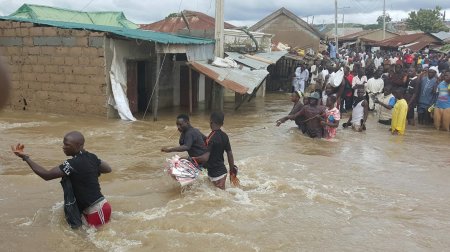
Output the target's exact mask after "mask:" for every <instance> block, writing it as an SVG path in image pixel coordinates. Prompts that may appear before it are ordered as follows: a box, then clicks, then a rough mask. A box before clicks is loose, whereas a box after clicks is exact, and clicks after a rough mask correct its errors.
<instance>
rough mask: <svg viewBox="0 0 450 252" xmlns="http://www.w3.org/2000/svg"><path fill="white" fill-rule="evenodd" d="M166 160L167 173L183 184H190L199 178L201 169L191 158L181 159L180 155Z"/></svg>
mask: <svg viewBox="0 0 450 252" xmlns="http://www.w3.org/2000/svg"><path fill="white" fill-rule="evenodd" d="M166 160H167V164H168V168H167V173H169V175H170V176H171V177H172V178H174V179H175V180H176V181H178V182H179V183H180V185H181V186H185V185H189V184H191V183H193V182H194V181H195V180H196V179H197V177H198V175H199V172H200V170H199V169H198V168H197V167H196V166H195V165H194V164H193V163H192V162H190V161H189V160H187V159H180V157H179V156H178V155H175V156H173V157H172V158H168V159H166Z"/></svg>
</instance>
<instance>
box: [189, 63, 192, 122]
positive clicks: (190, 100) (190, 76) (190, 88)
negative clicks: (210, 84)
mask: <svg viewBox="0 0 450 252" xmlns="http://www.w3.org/2000/svg"><path fill="white" fill-rule="evenodd" d="M189 115H192V69H191V68H189Z"/></svg>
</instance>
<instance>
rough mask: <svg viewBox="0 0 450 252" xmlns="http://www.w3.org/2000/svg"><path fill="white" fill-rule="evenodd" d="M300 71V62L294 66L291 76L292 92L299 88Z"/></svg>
mask: <svg viewBox="0 0 450 252" xmlns="http://www.w3.org/2000/svg"><path fill="white" fill-rule="evenodd" d="M301 73H302V67H301V64H298V66H297V68H295V72H294V77H293V78H292V89H293V90H292V92H294V91H299V90H300V75H301Z"/></svg>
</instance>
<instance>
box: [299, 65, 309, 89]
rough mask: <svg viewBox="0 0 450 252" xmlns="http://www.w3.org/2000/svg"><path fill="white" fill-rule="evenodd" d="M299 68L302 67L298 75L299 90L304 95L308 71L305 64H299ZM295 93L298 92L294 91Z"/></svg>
mask: <svg viewBox="0 0 450 252" xmlns="http://www.w3.org/2000/svg"><path fill="white" fill-rule="evenodd" d="M301 67H302V72H301V73H300V89H299V90H300V91H302V93H305V86H306V83H307V81H308V79H309V71H308V68H307V66H306V64H305V63H303V64H301ZM296 91H298V90H296Z"/></svg>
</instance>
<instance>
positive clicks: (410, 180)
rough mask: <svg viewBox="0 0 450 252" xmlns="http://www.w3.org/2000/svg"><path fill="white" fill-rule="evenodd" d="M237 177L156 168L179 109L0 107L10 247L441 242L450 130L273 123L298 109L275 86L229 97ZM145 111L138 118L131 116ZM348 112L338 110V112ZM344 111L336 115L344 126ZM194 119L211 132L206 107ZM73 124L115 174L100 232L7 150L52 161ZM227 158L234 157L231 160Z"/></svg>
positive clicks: (390, 247)
mask: <svg viewBox="0 0 450 252" xmlns="http://www.w3.org/2000/svg"><path fill="white" fill-rule="evenodd" d="M225 107H226V111H225V125H224V128H223V129H224V131H225V132H227V133H228V134H229V136H230V141H231V145H232V149H233V154H234V157H235V162H236V164H237V165H238V167H239V168H240V173H239V174H238V177H239V179H240V180H241V188H232V187H230V185H229V181H227V185H226V186H227V189H226V191H221V190H218V189H215V188H214V187H213V186H212V184H211V183H210V182H209V181H208V178H207V176H206V175H205V174H203V175H202V177H201V178H200V179H199V180H198V181H197V182H196V183H195V184H194V185H193V186H192V187H191V188H189V189H186V190H181V188H180V187H179V185H177V183H176V182H175V181H174V180H172V179H171V178H170V177H169V176H168V175H166V174H165V173H164V172H163V168H164V165H165V159H166V158H168V157H171V156H172V155H173V154H170V153H169V154H166V153H162V152H161V151H160V149H161V147H163V146H176V145H178V137H179V134H178V133H177V131H176V126H175V118H176V116H177V114H178V111H164V112H162V113H160V115H161V117H160V118H159V121H157V122H153V120H151V119H150V117H151V116H147V119H146V120H144V121H138V122H134V123H131V122H124V121H120V120H117V119H110V120H108V119H103V118H88V117H80V116H75V115H74V116H62V115H47V114H36V113H29V112H26V111H25V112H22V111H16V112H11V111H3V112H2V113H0V136H1V142H0V160H1V161H0V215H1V219H0V232H1V236H0V243H1V244H2V250H4V251H31V250H33V251H47V250H50V251H61V250H66V251H448V250H449V249H450V240H449V239H448V234H450V212H449V210H448V207H449V206H450V198H449V197H448V196H449V195H450V183H449V181H450V179H449V178H450V155H449V150H450V148H449V147H450V135H449V133H448V132H442V131H441V132H437V131H436V130H434V128H431V127H408V128H407V130H406V135H405V136H391V135H390V133H389V132H388V127H387V126H384V125H380V124H377V123H376V119H375V118H374V116H373V115H372V114H371V115H370V116H369V119H368V124H367V131H366V132H365V133H356V132H353V131H352V130H350V129H346V130H344V129H343V128H342V127H339V129H338V132H337V138H336V140H335V141H331V142H328V141H325V140H315V139H310V138H308V137H306V136H303V135H302V134H301V133H299V132H298V130H297V129H296V128H295V127H294V126H295V124H294V123H293V122H287V123H285V124H283V125H281V126H280V127H275V126H274V125H275V123H274V122H275V121H276V120H277V119H279V118H280V117H282V116H284V115H286V114H287V113H288V112H289V111H290V109H291V108H292V104H291V103H290V102H289V96H288V95H287V94H269V95H268V96H267V97H266V98H265V99H263V98H258V99H256V100H254V101H252V102H250V103H246V104H244V105H243V106H242V107H241V108H240V110H238V111H234V110H233V109H232V104H226V105H225ZM139 118H140V117H139ZM347 118H348V115H345V114H344V120H346V119H347ZM342 122H343V121H341V124H342ZM191 123H192V125H193V126H194V127H197V128H199V129H200V130H201V131H202V132H203V133H204V134H207V133H209V114H208V113H207V112H199V113H194V115H193V116H191ZM72 130H79V131H81V132H82V133H83V134H84V135H85V138H86V143H85V148H86V149H87V150H88V151H91V152H93V153H95V154H97V155H98V157H99V158H100V159H103V160H105V161H107V162H108V163H109V164H110V165H111V167H112V169H113V172H112V173H110V174H103V175H102V176H101V177H100V183H101V187H102V192H103V194H104V195H105V196H106V198H107V199H108V201H109V202H110V203H111V205H112V208H113V213H112V218H111V222H110V223H108V224H106V225H105V226H103V227H101V228H100V229H98V230H95V229H88V228H83V229H82V230H78V231H73V230H71V229H70V227H69V226H68V225H67V224H66V222H65V220H64V213H63V207H62V205H63V192H62V189H61V185H60V183H59V179H57V180H53V181H48V182H46V181H43V180H42V179H41V178H39V177H38V176H37V175H35V174H34V173H33V172H32V171H31V169H30V168H29V167H28V166H27V165H26V163H25V162H23V161H22V160H20V159H19V158H17V157H16V156H14V155H13V154H12V152H11V151H10V147H9V146H10V145H11V144H14V143H17V142H20V143H24V144H25V146H26V147H25V151H26V153H29V154H30V156H31V157H32V158H33V160H34V161H36V162H37V163H39V164H41V165H43V166H44V167H46V168H47V169H50V168H53V167H54V166H56V165H59V164H60V163H61V162H62V161H63V160H65V158H66V157H65V155H64V153H63V152H62V149H61V147H62V138H63V136H64V134H65V133H66V132H68V131H72ZM226 164H227V165H228V163H226Z"/></svg>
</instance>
